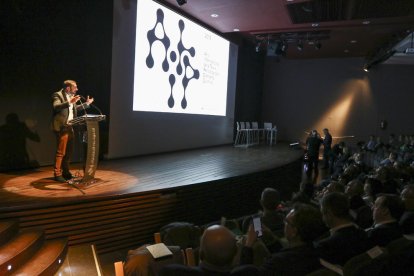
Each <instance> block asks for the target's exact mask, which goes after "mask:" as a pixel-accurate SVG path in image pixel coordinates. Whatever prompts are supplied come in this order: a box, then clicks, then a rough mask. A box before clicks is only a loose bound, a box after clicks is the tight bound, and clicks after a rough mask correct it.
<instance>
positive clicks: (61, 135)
mask: <svg viewBox="0 0 414 276" xmlns="http://www.w3.org/2000/svg"><path fill="white" fill-rule="evenodd" d="M77 91H78V86H77V84H76V82H75V81H73V80H65V81H64V82H63V87H62V89H61V90H59V91H57V92H55V93H53V95H52V104H53V119H52V130H53V132H54V133H55V135H56V142H57V149H56V155H55V165H54V176H55V180H56V181H58V182H66V181H67V180H69V179H72V174H71V173H70V170H69V163H70V158H71V156H72V151H73V138H74V133H73V127H72V126H71V125H70V124H68V122H70V121H71V120H73V119H74V118H76V116H77V111H78V110H83V109H86V108H88V107H89V105H90V104H91V103H92V102H93V100H94V99H93V98H89V96H88V97H87V98H86V100H85V102H83V103H82V102H81V101H80V99H81V96H80V95H76V92H77Z"/></svg>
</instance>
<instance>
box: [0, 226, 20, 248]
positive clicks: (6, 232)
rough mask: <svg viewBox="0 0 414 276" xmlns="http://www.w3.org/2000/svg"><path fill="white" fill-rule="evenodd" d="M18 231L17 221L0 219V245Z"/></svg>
mask: <svg viewBox="0 0 414 276" xmlns="http://www.w3.org/2000/svg"><path fill="white" fill-rule="evenodd" d="M18 232H19V222H18V221H13V220H10V221H0V245H2V244H5V243H7V242H8V241H10V240H11V239H12V238H13V236H14V235H16V234H17V233H18Z"/></svg>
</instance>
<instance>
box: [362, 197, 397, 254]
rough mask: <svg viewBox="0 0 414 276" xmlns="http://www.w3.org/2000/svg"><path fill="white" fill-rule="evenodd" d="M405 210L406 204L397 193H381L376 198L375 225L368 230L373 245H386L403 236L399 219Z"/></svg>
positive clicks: (373, 214) (374, 208) (373, 215)
mask: <svg viewBox="0 0 414 276" xmlns="http://www.w3.org/2000/svg"><path fill="white" fill-rule="evenodd" d="M403 212H404V205H403V203H402V201H401V199H400V198H399V197H398V196H396V195H388V194H385V195H381V196H379V197H378V198H377V199H376V200H375V204H374V207H373V213H372V217H373V220H374V226H373V227H372V228H370V229H368V230H367V234H368V239H369V240H370V242H371V245H372V247H374V246H376V245H379V246H386V245H387V244H388V243H389V242H391V241H393V240H395V239H398V238H401V237H402V231H401V228H400V226H399V225H398V221H399V219H400V217H401V215H402V213H403Z"/></svg>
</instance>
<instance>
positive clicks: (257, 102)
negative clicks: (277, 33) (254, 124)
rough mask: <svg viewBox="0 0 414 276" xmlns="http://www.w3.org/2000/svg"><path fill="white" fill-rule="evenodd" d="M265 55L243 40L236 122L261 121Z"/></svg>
mask: <svg viewBox="0 0 414 276" xmlns="http://www.w3.org/2000/svg"><path fill="white" fill-rule="evenodd" d="M264 64H265V55H264V53H263V52H259V53H257V52H256V50H255V45H254V44H253V43H251V42H249V41H247V40H241V41H240V46H239V60H238V66H237V88H236V108H235V116H234V118H235V121H236V122H237V121H243V122H244V121H249V122H251V121H261V120H262V118H261V108H262V92H263V72H264Z"/></svg>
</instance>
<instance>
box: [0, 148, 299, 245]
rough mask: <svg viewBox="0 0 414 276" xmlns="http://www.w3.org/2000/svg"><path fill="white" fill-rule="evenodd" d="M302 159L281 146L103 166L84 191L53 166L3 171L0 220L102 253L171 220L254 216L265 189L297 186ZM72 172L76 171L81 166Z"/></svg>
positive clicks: (285, 193)
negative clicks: (58, 176)
mask: <svg viewBox="0 0 414 276" xmlns="http://www.w3.org/2000/svg"><path fill="white" fill-rule="evenodd" d="M302 154H303V152H302V151H301V150H297V149H293V148H290V147H289V145H288V144H284V143H279V144H277V145H273V146H257V147H249V148H235V147H233V146H231V145H226V146H218V147H210V148H204V149H196V150H186V151H180V152H174V153H166V154H156V155H150V156H141V157H136V158H126V159H119V160H105V161H100V163H99V165H98V170H97V172H96V174H95V177H96V181H95V182H94V183H90V184H88V185H84V184H80V185H77V184H74V185H71V184H67V183H57V182H55V181H54V180H53V169H52V167H41V168H39V169H37V170H33V171H19V172H10V173H1V174H0V184H1V188H0V219H1V220H19V221H20V227H21V229H26V228H38V227H40V228H42V229H44V230H45V231H46V238H47V239H53V238H59V237H68V238H69V244H70V245H76V244H83V243H94V244H96V245H97V249H98V251H100V252H108V251H111V250H116V249H119V248H126V247H131V246H132V245H133V244H139V243H140V242H148V241H149V240H151V239H152V233H154V232H156V231H157V230H158V229H159V227H160V226H162V225H165V224H167V223H169V222H172V221H177V220H185V221H190V222H193V223H195V224H203V223H208V222H209V221H213V220H219V219H220V217H221V216H227V217H228V218H231V217H237V216H239V215H243V214H244V213H246V212H247V213H248V212H254V211H255V210H257V208H259V205H258V199H259V195H260V192H261V190H262V189H263V188H264V187H267V186H272V187H275V188H277V189H279V190H280V191H281V193H282V197H284V198H288V197H290V195H291V193H292V191H295V190H297V188H298V185H299V182H300V180H301V165H302ZM72 169H73V170H72V173H75V174H76V173H77V172H78V173H80V172H81V171H80V165H79V164H74V165H73V167H72ZM77 170H78V171H77Z"/></svg>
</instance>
